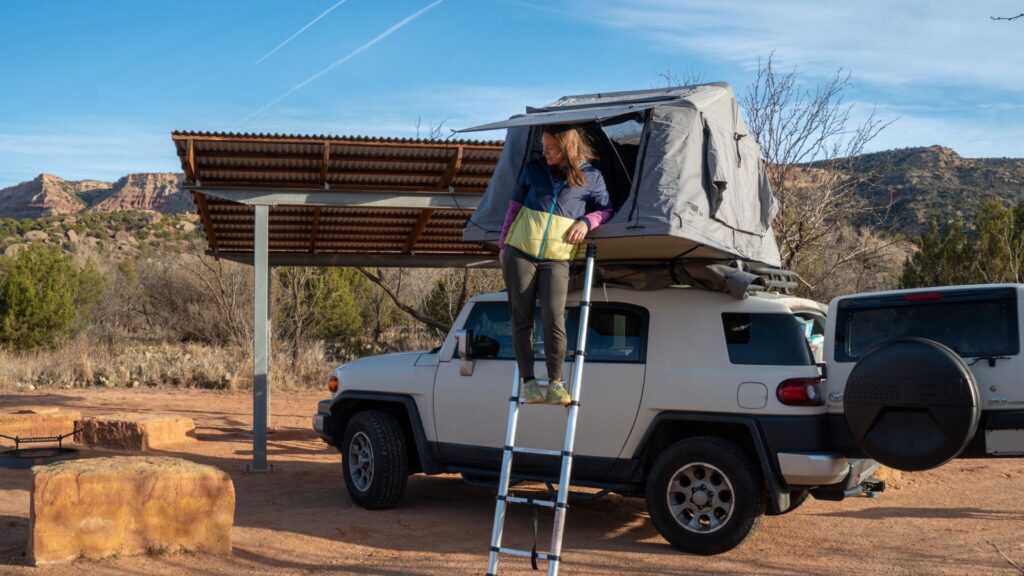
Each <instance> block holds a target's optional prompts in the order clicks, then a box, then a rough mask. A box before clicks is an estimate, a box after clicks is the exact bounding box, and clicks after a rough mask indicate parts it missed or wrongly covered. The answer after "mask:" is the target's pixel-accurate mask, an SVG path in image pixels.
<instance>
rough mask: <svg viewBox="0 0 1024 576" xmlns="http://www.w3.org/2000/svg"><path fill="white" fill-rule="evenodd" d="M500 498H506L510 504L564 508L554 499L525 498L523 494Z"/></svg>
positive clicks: (499, 497)
mask: <svg viewBox="0 0 1024 576" xmlns="http://www.w3.org/2000/svg"><path fill="white" fill-rule="evenodd" d="M498 500H505V502H508V503H509V504H529V505H531V506H540V507H542V508H555V507H556V506H557V507H559V508H562V506H558V503H557V502H554V501H552V500H537V499H536V498H523V497H521V496H505V498H502V497H501V496H498Z"/></svg>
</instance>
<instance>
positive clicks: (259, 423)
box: [250, 206, 270, 472]
mask: <svg viewBox="0 0 1024 576" xmlns="http://www.w3.org/2000/svg"><path fill="white" fill-rule="evenodd" d="M255 228H256V230H255V235H256V244H255V250H254V253H253V260H254V267H255V270H254V274H253V324H252V327H253V339H252V466H251V467H250V470H252V471H253V472H266V471H267V470H269V468H268V466H267V426H268V422H269V417H270V258H269V256H270V249H269V248H270V208H268V207H267V206H257V207H256V225H255Z"/></svg>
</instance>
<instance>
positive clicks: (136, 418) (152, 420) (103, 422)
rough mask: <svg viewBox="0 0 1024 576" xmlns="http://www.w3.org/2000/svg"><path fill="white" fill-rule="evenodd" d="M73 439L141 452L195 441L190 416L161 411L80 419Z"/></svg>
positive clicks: (99, 446) (95, 445) (193, 426)
mask: <svg viewBox="0 0 1024 576" xmlns="http://www.w3.org/2000/svg"><path fill="white" fill-rule="evenodd" d="M77 426H78V429H79V432H78V433H77V434H75V442H79V443H81V444H85V445H88V446H92V447H93V448H107V449H111V450H127V451H133V452H142V451H144V450H165V449H169V448H175V447H180V446H181V445H183V444H188V443H194V442H195V441H196V425H195V423H194V422H192V419H191V418H186V417H184V416H170V415H163V414H107V415H104V416H95V417H92V418H86V419H84V420H79V421H78V423H77Z"/></svg>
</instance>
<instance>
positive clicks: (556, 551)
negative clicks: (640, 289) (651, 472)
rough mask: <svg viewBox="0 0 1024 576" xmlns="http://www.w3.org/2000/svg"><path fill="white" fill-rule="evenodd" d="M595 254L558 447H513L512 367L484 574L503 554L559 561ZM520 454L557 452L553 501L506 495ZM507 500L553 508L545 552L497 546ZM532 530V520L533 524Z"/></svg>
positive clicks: (554, 570) (592, 251) (516, 400)
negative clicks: (559, 461)
mask: <svg viewBox="0 0 1024 576" xmlns="http://www.w3.org/2000/svg"><path fill="white" fill-rule="evenodd" d="M596 256H597V247H596V246H594V245H593V244H588V245H587V267H586V274H585V275H584V282H583V296H582V298H581V299H580V325H579V331H578V332H577V335H578V337H577V342H576V352H575V355H574V360H575V361H574V362H573V366H572V377H571V380H570V381H569V384H570V388H569V394H570V396H571V398H572V400H571V401H570V402H569V411H568V415H567V417H566V423H565V443H564V445H563V448H562V450H561V451H558V450H543V449H540V448H525V447H517V446H516V445H515V440H516V425H517V423H518V419H519V405H520V396H519V393H520V389H521V386H522V384H521V382H520V381H519V368H518V364H517V366H516V370H515V381H514V382H513V384H512V396H511V397H510V398H509V406H508V429H507V430H506V431H505V449H504V455H503V456H502V459H501V478H500V479H499V480H498V497H497V499H498V502H497V504H496V506H495V510H494V529H493V530H492V532H491V548H490V555H489V557H488V561H487V574H488V576H496V575H497V573H498V556H499V555H501V554H507V555H511V556H520V557H524V558H530V559H531V561H532V562H533V567H534V568H535V569H536V568H537V560H545V561H547V563H548V576H555V575H556V574H558V566H559V564H560V563H561V561H562V557H561V554H562V535H563V534H564V531H565V512H566V508H567V503H568V500H569V477H570V475H571V474H572V457H573V452H572V451H573V444H574V443H575V441H576V421H577V418H578V416H579V409H580V389H581V388H582V385H583V359H584V350H586V348H587V325H588V323H589V321H590V286H591V284H592V283H593V278H594V260H595V258H596ZM515 453H520V454H541V455H546V456H561V457H562V471H561V474H560V475H559V479H558V495H557V498H556V500H555V501H550V500H537V499H535V498H521V497H518V496H512V495H509V484H510V482H511V476H512V455H513V454H515ZM508 504H527V505H530V506H535V507H539V508H549V509H554V511H555V523H554V528H553V529H552V531H551V549H550V550H549V551H547V552H537V547H536V545H534V549H533V550H517V549H515V548H503V547H502V546H501V534H502V530H503V529H504V526H505V509H506V506H507V505H508ZM534 531H536V520H535V525H534Z"/></svg>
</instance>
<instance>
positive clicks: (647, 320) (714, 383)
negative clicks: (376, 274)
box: [313, 287, 883, 554]
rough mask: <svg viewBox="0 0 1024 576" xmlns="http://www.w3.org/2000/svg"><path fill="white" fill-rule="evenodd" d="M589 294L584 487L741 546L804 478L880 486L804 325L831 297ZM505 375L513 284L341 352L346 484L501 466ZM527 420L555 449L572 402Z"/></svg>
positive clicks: (809, 486)
mask: <svg viewBox="0 0 1024 576" xmlns="http://www.w3.org/2000/svg"><path fill="white" fill-rule="evenodd" d="M574 297H575V298H576V300H578V294H575V295H574V294H570V296H569V304H568V307H567V314H568V316H569V318H568V319H567V322H566V326H567V330H568V332H569V333H568V341H569V342H570V343H573V342H575V341H576V335H575V333H574V332H575V329H576V327H577V326H578V322H577V315H578V313H579V308H578V307H577V306H576V302H574ZM592 300H593V302H594V305H593V308H592V313H591V318H590V327H589V330H590V333H589V334H588V338H587V343H588V344H587V346H588V349H587V351H586V358H587V363H586V366H585V368H584V375H583V390H582V395H581V409H580V416H579V425H578V426H579V427H578V430H577V435H576V448H575V454H576V457H575V459H574V460H575V461H574V465H573V479H572V483H573V484H574V485H580V486H589V487H597V488H601V489H605V490H610V491H615V492H618V493H622V494H628V495H636V496H646V499H647V507H648V510H649V512H650V515H651V520H652V521H653V523H654V525H655V527H656V528H657V529H658V531H659V532H660V533H661V534H662V535H663V536H664V537H665V538H666V539H667V540H668V541H669V542H670V543H671V544H672V545H673V546H675V547H677V548H679V549H681V550H684V551H687V552H693V553H700V554H714V553H719V552H723V551H726V550H729V549H731V548H733V547H735V546H736V545H738V544H739V543H740V542H742V541H743V540H744V539H745V538H746V537H747V536H748V535H749V534H750V533H751V532H752V531H753V529H754V528H755V527H756V525H757V523H758V522H759V521H760V519H761V516H762V515H763V514H765V513H768V514H780V513H784V512H787V511H789V510H792V509H793V508H795V507H796V506H798V505H799V504H800V503H801V502H803V500H804V499H805V498H807V496H808V494H809V493H812V494H814V495H815V496H816V497H820V498H829V499H842V498H843V497H845V496H850V495H855V494H859V493H861V492H862V491H863V490H864V489H865V487H870V488H871V489H882V488H883V486H882V485H881V484H880V483H878V482H877V480H875V479H873V478H872V477H871V473H872V472H873V471H874V469H875V467H877V463H875V462H874V461H873V460H869V459H851V458H848V457H847V456H846V455H844V454H842V453H840V452H838V451H836V450H834V449H832V448H831V447H830V435H829V432H828V426H829V420H828V418H829V416H828V411H827V410H828V409H827V406H826V404H825V401H824V397H823V389H822V384H821V377H820V368H819V366H818V365H816V363H815V360H814V358H813V355H812V352H811V349H810V347H809V346H808V339H807V336H809V335H812V334H813V335H814V336H816V337H819V338H820V335H821V334H822V332H823V331H824V312H823V311H824V306H822V305H821V304H818V303H815V302H812V301H809V300H804V299H800V298H793V297H786V296H776V295H770V294H761V295H753V296H751V297H747V298H744V299H742V300H737V299H734V298H732V297H730V296H728V295H725V294H720V293H715V292H709V291H704V290H696V289H691V288H682V287H672V288H666V289H662V290H653V291H632V290H623V289H612V288H608V289H607V290H605V289H602V288H601V287H598V288H595V289H594V291H593V298H592ZM538 321H539V320H538ZM535 333H536V334H538V336H539V335H540V334H541V331H540V330H536V331H535ZM537 346H538V348H542V347H543V343H542V342H538V343H537ZM571 352H572V351H571V350H570V355H569V356H568V357H567V362H566V367H565V377H566V379H568V375H569V373H570V371H571V360H572V354H571ZM537 357H538V359H543V354H538V356H537ZM537 370H538V373H542V370H543V368H542V366H541V365H540V363H539V362H538V367H537ZM513 374H514V359H513V352H512V334H511V326H510V322H509V311H508V304H507V300H506V294H505V293H495V294H486V295H481V296H477V297H474V298H473V299H472V300H471V301H470V302H469V303H468V304H467V305H466V306H465V308H464V309H463V310H462V311H461V312H460V314H459V316H458V318H457V319H456V321H455V323H454V326H453V329H452V330H451V331H450V333H449V334H448V335H447V337H446V338H445V340H444V343H443V344H442V345H441V346H440V347H439V348H437V349H435V350H432V351H430V352H409V353H402V354H390V355H384V356H375V357H368V358H363V359H360V360H356V361H354V362H350V363H348V364H345V365H343V366H341V367H339V368H337V369H336V370H335V371H334V374H333V379H336V380H334V381H333V385H334V386H336V391H335V392H334V394H333V397H332V398H331V399H329V400H324V401H322V402H320V404H319V410H318V413H317V414H316V415H315V417H314V420H313V425H314V428H315V430H316V431H317V432H318V433H319V435H320V436H321V437H322V438H323V439H324V440H325V441H326V442H328V443H329V444H331V445H333V446H336V447H337V448H338V449H339V451H340V452H341V453H342V456H343V463H342V469H343V472H344V477H345V483H346V485H347V487H348V491H349V493H350V495H351V497H352V498H353V500H355V501H356V502H357V503H359V504H360V505H362V506H365V507H367V508H384V507H388V506H392V505H394V504H395V503H396V502H397V501H398V499H399V498H400V497H401V496H402V493H403V490H404V488H405V483H406V477H407V476H408V475H409V474H411V473H415V472H424V473H426V474H438V473H450V472H458V473H461V474H463V476H464V477H465V478H466V479H467V480H472V481H480V480H481V479H486V478H488V477H491V478H493V477H494V476H496V475H497V471H498V468H499V464H500V462H501V456H502V446H503V442H504V437H505V428H506V412H507V408H508V396H509V391H510V390H511V387H512V378H513ZM519 418H520V420H519V427H518V430H519V432H518V437H517V439H516V444H517V445H522V446H529V447H533V448H547V449H553V450H558V449H560V448H561V446H562V442H563V434H564V429H565V409H563V408H561V407H556V406H549V405H539V406H524V407H523V410H522V411H521V412H520V416H519ZM559 464H560V460H559V459H558V458H555V457H548V456H536V455H529V454H523V455H517V456H516V459H515V467H514V470H513V475H514V478H515V479H518V480H538V481H545V482H552V481H557V477H558V472H559Z"/></svg>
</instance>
